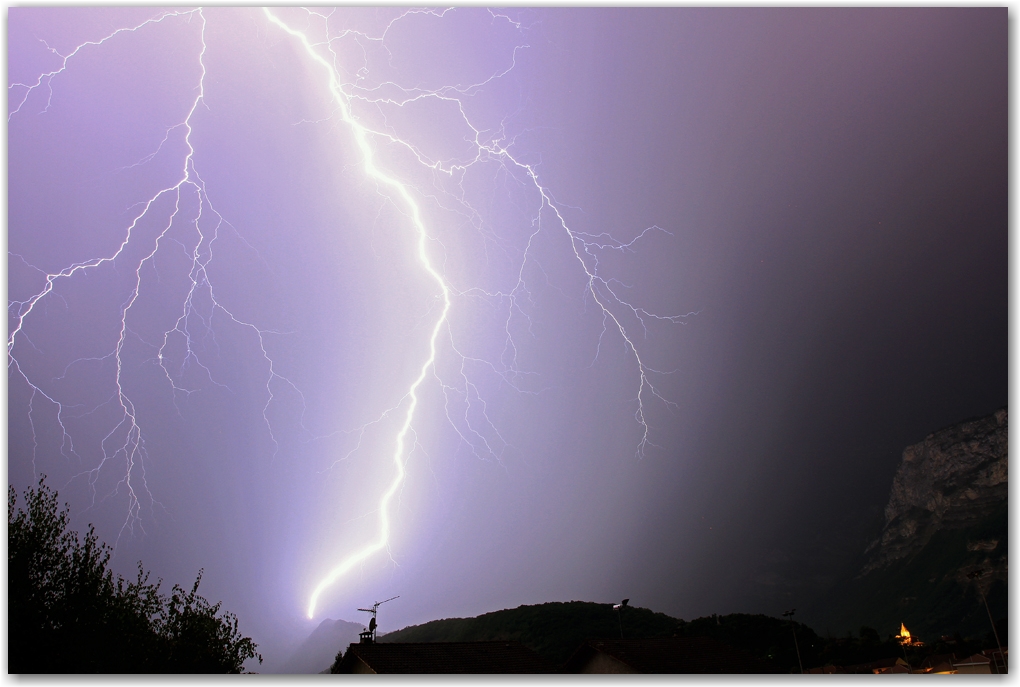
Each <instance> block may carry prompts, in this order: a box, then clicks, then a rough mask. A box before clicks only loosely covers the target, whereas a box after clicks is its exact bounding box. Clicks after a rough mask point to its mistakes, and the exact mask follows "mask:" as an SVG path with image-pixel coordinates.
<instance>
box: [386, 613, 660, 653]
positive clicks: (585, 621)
mask: <svg viewBox="0 0 1020 687" xmlns="http://www.w3.org/2000/svg"><path fill="white" fill-rule="evenodd" d="M679 622H680V621H679V620H677V619H676V618H672V617H670V616H668V615H666V614H665V613H656V612H654V611H651V610H649V609H647V608H637V607H631V606H628V607H626V608H625V609H623V611H622V616H621V614H620V611H614V610H613V605H612V604H600V603H592V602H589V601H569V602H550V603H544V604H537V605H534V606H518V607H517V608H508V609H506V610H502V611H493V612H492V613H485V614H483V615H480V616H478V617H476V618H446V619H443V620H433V621H431V622H427V623H424V624H422V625H411V626H410V627H405V628H404V629H402V630H397V631H396V632H391V633H389V634H387V635H383V636H381V637H379V641H380V642H482V641H501V640H513V641H518V642H520V643H521V644H523V645H524V646H526V647H528V648H529V649H532V650H534V651H535V652H536V653H538V654H539V655H541V656H543V657H545V658H547V659H549V660H550V661H552V662H553V663H555V664H556V665H562V664H563V663H564V662H565V661H566V660H567V659H568V658H569V657H570V654H571V653H572V652H573V651H574V650H575V649H576V648H577V647H578V646H580V645H581V642H583V641H584V640H586V639H619V637H620V627H621V623H622V627H623V635H624V637H627V638H628V639H642V638H648V637H672V636H673V634H674V632H675V631H676V629H677V627H678V624H679Z"/></svg>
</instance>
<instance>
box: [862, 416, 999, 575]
mask: <svg viewBox="0 0 1020 687" xmlns="http://www.w3.org/2000/svg"><path fill="white" fill-rule="evenodd" d="M1007 421H1008V416H1007V410H1006V409H1005V408H1003V409H1001V410H999V411H997V412H996V413H994V414H993V415H990V416H988V417H983V418H979V419H977V420H969V421H966V422H962V423H960V424H957V425H954V426H952V427H949V428H946V429H943V430H941V431H938V432H934V433H932V434H929V435H928V436H927V437H925V439H924V441H922V442H920V443H918V444H914V445H913V446H908V447H907V448H906V449H905V450H904V451H903V459H902V462H901V463H900V467H899V470H898V471H897V473H896V477H895V478H894V479H893V485H892V493H891V494H890V496H889V502H888V504H887V505H886V507H885V527H884V529H883V531H882V534H881V537H879V538H878V539H877V540H875V541H874V542H873V543H872V544H871V545H870V546H869V547H868V551H867V553H868V554H869V561H868V563H867V565H865V567H864V569H863V570H862V571H861V574H862V575H864V574H867V573H869V572H871V571H873V570H877V569H879V568H884V567H886V566H888V565H889V564H891V563H893V562H894V561H898V560H902V559H906V558H909V557H911V556H914V555H916V554H917V553H919V552H920V551H921V550H922V549H923V548H924V547H925V546H926V545H927V544H928V542H929V541H930V540H931V538H932V536H933V535H934V534H935V533H936V532H938V531H939V530H944V529H955V530H958V529H967V528H969V527H970V526H972V525H974V524H975V523H978V522H980V521H981V520H983V519H984V518H987V517H988V516H989V515H991V514H992V513H993V512H995V511H996V509H998V508H1001V507H1002V505H1003V504H1005V503H1006V500H1007V497H1008V491H1009V486H1008V482H1007V478H1008V473H1009V461H1008V450H1007V449H1008V436H1007V434H1008V432H1007ZM997 547H998V542H997V541H992V540H989V541H972V542H968V545H967V548H968V549H969V550H971V551H979V550H981V551H989V552H991V551H994V550H995V549H996V548H997Z"/></svg>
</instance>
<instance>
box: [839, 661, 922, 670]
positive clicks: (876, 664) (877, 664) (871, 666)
mask: <svg viewBox="0 0 1020 687" xmlns="http://www.w3.org/2000/svg"><path fill="white" fill-rule="evenodd" d="M895 665H901V666H907V667H908V668H909V665H908V664H907V662H906V661H904V660H903V659H902V658H881V659H879V660H877V661H871V662H869V663H856V664H854V665H852V666H843V670H845V671H846V672H848V673H874V672H875V671H876V670H883V669H887V668H892V667H893V666H895Z"/></svg>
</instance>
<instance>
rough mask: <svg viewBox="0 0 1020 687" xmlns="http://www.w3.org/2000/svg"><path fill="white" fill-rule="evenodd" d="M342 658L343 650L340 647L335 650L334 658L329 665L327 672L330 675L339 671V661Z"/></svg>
mask: <svg viewBox="0 0 1020 687" xmlns="http://www.w3.org/2000/svg"><path fill="white" fill-rule="evenodd" d="M343 659H344V650H343V649H340V651H338V652H336V658H334V659H333V664H332V665H331V666H330V667H329V672H330V674H331V675H336V674H339V672H340V661H342V660H343Z"/></svg>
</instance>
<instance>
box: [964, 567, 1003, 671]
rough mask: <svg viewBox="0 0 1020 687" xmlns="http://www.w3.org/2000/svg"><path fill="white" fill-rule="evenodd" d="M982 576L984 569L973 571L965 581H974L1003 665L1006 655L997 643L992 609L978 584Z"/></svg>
mask: <svg viewBox="0 0 1020 687" xmlns="http://www.w3.org/2000/svg"><path fill="white" fill-rule="evenodd" d="M984 574H985V570H984V568H978V569H977V570H973V571H971V572H969V573H967V579H970V580H974V586H975V587H977V590H978V594H980V595H981V600H982V601H984V602H985V611H987V612H988V622H990V623H991V624H992V634H993V635H995V645H996V646H997V647H999V656H1001V657H1002V662H1003V663H1005V662H1006V654H1004V653H1002V642H1000V641H999V631H998V630H996V629H995V619H994V618H992V609H990V608H989V607H988V599H987V598H985V593H984V591H983V590H982V589H981V583H980V582H978V580H979V579H981V577H983V576H984ZM993 663H994V661H993ZM995 670H996V671H998V670H999V664H998V663H996V664H995Z"/></svg>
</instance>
